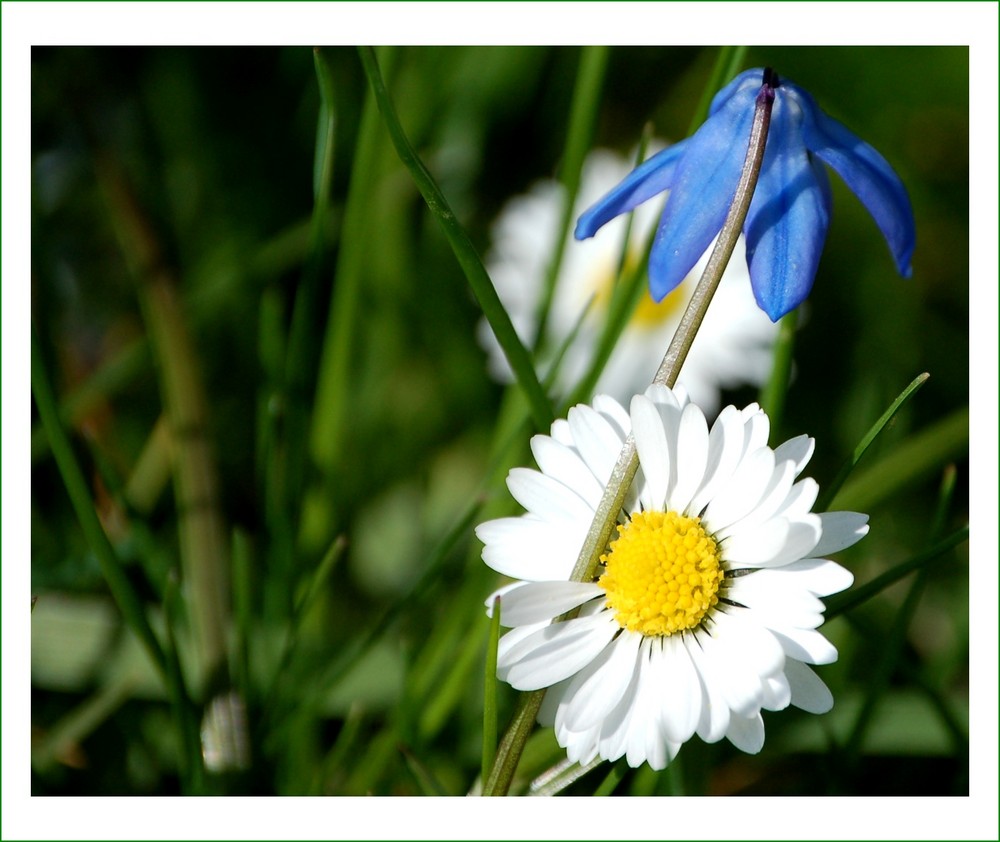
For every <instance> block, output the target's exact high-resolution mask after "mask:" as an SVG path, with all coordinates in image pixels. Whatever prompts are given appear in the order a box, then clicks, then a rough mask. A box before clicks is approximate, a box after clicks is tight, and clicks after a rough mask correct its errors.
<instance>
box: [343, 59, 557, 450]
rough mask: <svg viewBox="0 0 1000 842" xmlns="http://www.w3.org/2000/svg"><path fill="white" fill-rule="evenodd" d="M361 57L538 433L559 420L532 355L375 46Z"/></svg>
mask: <svg viewBox="0 0 1000 842" xmlns="http://www.w3.org/2000/svg"><path fill="white" fill-rule="evenodd" d="M358 52H359V54H360V56H361V63H362V65H363V66H364V69H365V74H366V75H367V76H368V81H369V84H370V85H371V89H372V92H373V93H374V95H375V100H376V102H377V103H378V108H379V110H380V111H381V112H382V119H383V120H384V122H385V125H386V128H387V129H388V131H389V136H390V137H391V138H392V142H393V145H394V146H395V147H396V153H397V154H398V155H399V159H400V160H401V161H402V162H403V164H404V165H405V166H406V168H407V169H408V170H409V171H410V175H411V176H412V177H413V180H414V182H415V183H416V185H417V189H418V190H419V191H420V195H422V196H423V197H424V201H425V202H426V203H427V207H428V208H429V209H430V211H431V213H432V214H433V215H434V216H435V218H436V219H437V220H438V222H439V223H440V224H441V228H442V229H443V230H444V234H445V236H446V237H447V238H448V242H449V244H450V245H451V248H452V251H453V252H454V254H455V258H456V259H457V260H458V262H459V265H460V266H461V267H462V270H463V271H464V272H465V277H466V279H467V280H468V282H469V286H471V287H472V291H473V293H474V294H475V296H476V299H477V300H478V301H479V306H480V307H481V308H482V311H483V315H484V316H485V317H486V319H487V321H489V323H490V327H491V328H492V329H493V333H494V335H495V336H496V338H497V341H498V342H499V343H500V347H501V348H502V349H503V352H504V354H505V355H506V356H507V362H508V363H509V364H510V367H511V370H512V371H513V372H514V376H515V377H516V378H517V382H518V384H519V385H520V387H521V389H522V390H523V391H524V394H525V395H526V396H527V399H528V404H529V406H530V407H531V416H532V419H533V420H534V422H535V426H536V428H537V429H539V430H548V428H549V427H550V426H551V424H552V421H553V420H554V418H555V416H554V415H553V413H552V405H551V403H550V402H549V399H548V397H547V396H546V394H545V391H544V390H543V389H542V386H541V383H539V381H538V375H537V373H536V372H535V367H534V364H533V363H532V361H531V355H530V354H529V353H528V351H527V349H526V348H525V347H524V345H523V343H522V342H521V340H520V338H519V337H518V335H517V332H516V331H515V330H514V325H513V324H512V323H511V320H510V316H509V315H508V314H507V311H506V310H505V309H504V306H503V304H501V303H500V297H499V296H498V295H497V291H496V289H495V288H494V287H493V281H491V280H490V276H489V275H488V274H487V272H486V268H485V267H484V266H483V262H482V260H480V258H479V255H478V254H477V252H476V249H475V246H473V245H472V241H471V240H470V239H469V236H468V234H466V233H465V229H464V228H463V227H462V226H461V224H459V222H458V220H457V219H456V218H455V214H454V213H453V212H452V210H451V207H450V206H449V205H448V200H447V199H445V197H444V194H443V193H441V191H440V190H439V189H438V186H437V183H436V182H435V181H434V178H433V176H432V175H431V174H430V172H429V171H428V169H427V167H425V166H424V163H423V161H421V160H420V158H419V157H418V156H417V153H416V151H415V150H414V149H413V146H412V145H411V144H410V141H409V139H408V138H407V137H406V133H405V132H404V131H403V127H402V125H401V124H400V122H399V118H398V117H397V116H396V109H395V108H394V107H393V104H392V100H391V99H390V97H389V92H388V91H387V90H386V87H385V82H384V81H383V80H382V73H381V71H380V70H379V66H378V59H377V58H376V57H375V51H374V50H373V49H372V48H371V47H359V48H358Z"/></svg>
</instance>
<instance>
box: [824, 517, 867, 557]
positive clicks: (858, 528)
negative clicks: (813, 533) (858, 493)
mask: <svg viewBox="0 0 1000 842" xmlns="http://www.w3.org/2000/svg"><path fill="white" fill-rule="evenodd" d="M819 517H820V519H821V520H822V521H823V536H822V537H821V538H820V541H819V543H818V544H817V545H816V546H815V547H814V548H813V549H812V555H814V556H816V557H817V558H819V557H820V556H826V555H831V554H832V553H836V552H840V551H841V550H844V549H847V548H848V547H852V546H854V545H855V544H856V543H858V541H860V540H861V539H862V538H864V537H865V535H867V534H868V515H861V514H858V513H857V512H823V513H822V514H821V515H820V516H819Z"/></svg>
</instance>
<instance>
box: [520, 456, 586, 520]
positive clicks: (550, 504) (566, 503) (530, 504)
mask: <svg viewBox="0 0 1000 842" xmlns="http://www.w3.org/2000/svg"><path fill="white" fill-rule="evenodd" d="M507 488H508V489H509V490H510V494H511V496H512V497H513V498H514V499H515V500H517V502H518V503H520V504H521V505H522V506H524V508H525V509H527V510H528V511H529V512H531V513H532V514H534V515H536V516H537V517H539V518H541V519H542V520H547V521H551V520H568V521H570V522H574V523H575V522H579V521H588V520H590V519H592V518H593V516H594V509H593V508H592V507H591V506H589V505H587V503H586V502H584V500H583V498H582V497H580V495H578V494H577V493H576V492H575V491H574V490H573V489H572V488H568V487H567V486H565V485H563V484H562V483H561V482H559V481H558V480H554V479H552V478H551V477H547V476H546V475H545V474H543V473H539V472H538V471H533V470H532V469H531V468H511V470H510V473H508V474H507Z"/></svg>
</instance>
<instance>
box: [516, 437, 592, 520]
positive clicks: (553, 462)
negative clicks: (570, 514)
mask: <svg viewBox="0 0 1000 842" xmlns="http://www.w3.org/2000/svg"><path fill="white" fill-rule="evenodd" d="M531 453H532V455H533V456H534V457H535V462H537V463H538V467H539V469H540V470H541V471H542V473H543V474H545V475H546V476H550V477H552V479H554V480H558V481H559V482H561V483H562V484H563V485H565V486H566V487H567V488H572V489H573V490H574V491H575V492H576V493H577V494H579V495H580V496H581V497H582V498H583V499H584V500H585V501H586V502H587V503H588V504H589V505H590V507H591V509H592V511H593V510H596V509H597V505H598V504H599V503H600V501H601V495H602V493H603V486H602V485H601V483H600V482H598V481H597V478H596V477H595V476H594V475H593V473H591V471H590V469H589V468H588V467H587V464H586V463H585V462H584V461H583V459H582V458H581V457H580V455H579V454H578V453H575V452H574V451H573V450H571V449H570V448H568V447H566V445H564V444H561V443H560V442H558V441H556V440H555V439H553V438H550V437H549V436H532V438H531Z"/></svg>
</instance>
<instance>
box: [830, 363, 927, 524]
mask: <svg viewBox="0 0 1000 842" xmlns="http://www.w3.org/2000/svg"><path fill="white" fill-rule="evenodd" d="M928 377H930V375H929V374H927V373H926V372H925V373H924V374H920V375H918V376H917V377H915V378H914V379H913V380H912V381H911V382H910V384H909V385H908V386H907V387H906V388H905V389H903V391H902V392H900V394H899V397H897V398H896V400H894V401H893V402H892V403H891V404H890V405H889V408H888V409H887V410H886V411H885V412H883V413H882V416H881V417H880V418H879V419H878V420H877V421H876V422H875V423H874V424H873V425H872V426H871V428H870V429H869V430H868V432H867V433H865V435H864V437H863V438H862V439H861V441H860V442H859V443H858V446H857V447H855V448H854V452H853V453H851V455H850V458H848V460H847V462H846V463H845V464H844V465H843V467H841V469H840V471H838V472H837V475H836V476H835V477H834V478H833V479H832V480H831V481H830V482H829V483H828V484H827V485H825V486H824V487H823V490H822V492H821V493H820V496H819V499H818V500H817V501H816V506H815V509H816V511H818V512H825V511H827V509H829V507H830V504H831V502H832V501H833V500H834V498H836V496H837V493H838V492H839V491H840V488H841V486H842V485H843V484H844V482H845V481H846V480H847V478H848V477H849V476H850V475H851V471H853V470H854V468H855V467H856V466H857V464H858V462H860V461H861V457H862V456H864V455H865V451H866V450H868V448H869V447H870V446H871V444H872V442H874V441H875V439H876V438H878V436H879V433H881V432H882V431H883V430H884V429H885V427H886V425H887V424H888V423H889V422H890V421H891V420H892V418H893V416H894V415H895V414H896V413H897V412H899V410H900V408H901V407H902V406H903V404H905V403H906V402H907V401H908V400H909V399H910V398H911V397H912V396H913V395H914V394H915V393H916V391H917V390H918V389H919V388H920V387H921V386H923V385H924V383H926V382H927V378H928ZM879 476H880V477H881V472H880V473H879ZM862 511H867V508H865V509H862Z"/></svg>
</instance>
